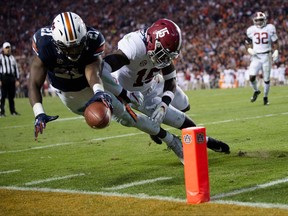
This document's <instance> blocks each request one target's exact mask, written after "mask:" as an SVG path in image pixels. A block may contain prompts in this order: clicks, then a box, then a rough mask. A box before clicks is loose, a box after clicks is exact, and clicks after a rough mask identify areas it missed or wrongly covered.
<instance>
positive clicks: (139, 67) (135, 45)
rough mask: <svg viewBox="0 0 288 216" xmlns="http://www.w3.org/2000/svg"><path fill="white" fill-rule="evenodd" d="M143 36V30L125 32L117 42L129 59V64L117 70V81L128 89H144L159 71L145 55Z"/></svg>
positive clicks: (147, 87)
mask: <svg viewBox="0 0 288 216" xmlns="http://www.w3.org/2000/svg"><path fill="white" fill-rule="evenodd" d="M144 37H145V36H144V32H143V31H140V30H139V31H136V32H131V33H129V34H126V35H125V36H124V37H123V38H122V39H121V40H120V41H119V42H118V49H120V50H121V51H122V52H123V53H124V54H125V55H126V56H127V58H128V59H129V60H130V64H129V65H125V66H124V67H122V68H121V69H120V70H119V71H117V76H118V81H119V83H120V85H122V86H124V87H125V89H127V90H129V91H141V92H144V91H146V90H147V89H149V88H150V87H151V85H152V82H151V81H152V79H153V77H154V76H156V75H157V74H158V73H159V72H160V70H159V69H157V68H155V67H154V65H153V63H152V62H151V60H150V59H149V57H148V56H147V55H146V46H145V43H144ZM120 71H121V72H120Z"/></svg>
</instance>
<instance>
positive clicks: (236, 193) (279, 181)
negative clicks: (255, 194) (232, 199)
mask: <svg viewBox="0 0 288 216" xmlns="http://www.w3.org/2000/svg"><path fill="white" fill-rule="evenodd" d="M286 182H288V178H283V179H278V180H276V181H272V182H268V183H265V184H261V185H256V186H254V187H250V188H243V189H240V190H235V191H231V192H228V193H222V194H218V195H215V196H213V197H211V199H219V198H224V197H229V196H234V195H238V194H241V193H246V192H250V191H255V190H257V189H259V188H267V187H271V186H274V185H278V184H282V183H286Z"/></svg>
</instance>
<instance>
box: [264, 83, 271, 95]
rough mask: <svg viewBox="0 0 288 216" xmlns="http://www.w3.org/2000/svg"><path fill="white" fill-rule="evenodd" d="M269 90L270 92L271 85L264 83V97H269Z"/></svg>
mask: <svg viewBox="0 0 288 216" xmlns="http://www.w3.org/2000/svg"><path fill="white" fill-rule="evenodd" d="M269 90H270V83H269V84H266V83H264V97H268V93H269Z"/></svg>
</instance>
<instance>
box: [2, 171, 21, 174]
mask: <svg viewBox="0 0 288 216" xmlns="http://www.w3.org/2000/svg"><path fill="white" fill-rule="evenodd" d="M20 171H21V170H7V171H0V174H7V173H14V172H20Z"/></svg>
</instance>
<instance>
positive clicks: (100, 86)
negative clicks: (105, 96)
mask: <svg viewBox="0 0 288 216" xmlns="http://www.w3.org/2000/svg"><path fill="white" fill-rule="evenodd" d="M98 91H104V88H103V86H102V85H101V84H98V83H96V84H94V85H93V92H94V94H96V92H98Z"/></svg>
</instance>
